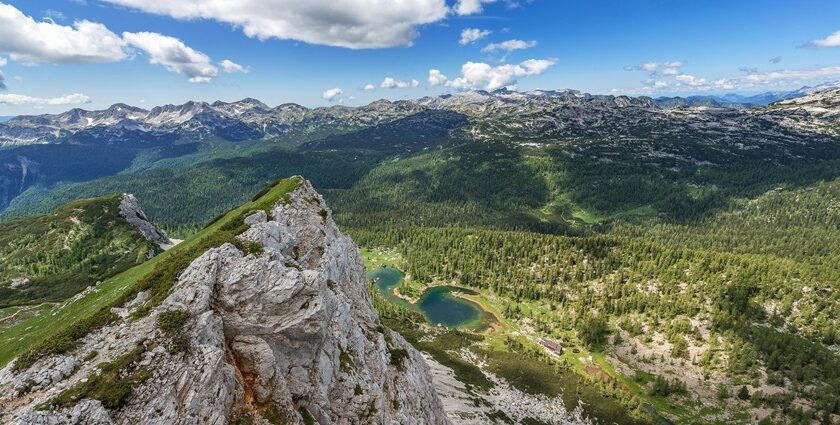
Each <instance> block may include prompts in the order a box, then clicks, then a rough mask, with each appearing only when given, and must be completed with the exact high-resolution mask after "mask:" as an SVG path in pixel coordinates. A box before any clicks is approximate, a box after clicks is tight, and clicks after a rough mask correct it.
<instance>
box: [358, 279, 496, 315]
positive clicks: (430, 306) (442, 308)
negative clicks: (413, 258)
mask: <svg viewBox="0 0 840 425" xmlns="http://www.w3.org/2000/svg"><path fill="white" fill-rule="evenodd" d="M404 277H405V275H404V274H403V273H402V272H401V271H400V270H397V269H395V268H392V267H380V268H378V269H376V270H374V271H371V272H368V278H371V279H373V280H374V281H375V282H376V287H377V288H378V289H379V292H380V293H381V294H382V296H383V297H384V298H385V299H386V300H388V302H390V303H393V304H397V305H400V306H403V307H406V308H409V309H412V310H415V311H419V312H420V313H422V314H423V316H425V317H426V319H427V320H428V321H429V322H430V323H432V324H435V325H443V326H446V327H448V328H459V327H470V328H482V327H486V326H487V324H489V323H490V322H491V321H492V320H493V317H492V315H491V314H490V313H488V312H486V311H484V310H483V309H482V308H481V307H480V306H479V305H478V304H476V303H473V302H470V301H468V300H465V299H463V298H459V297H457V296H455V295H453V293H458V292H461V293H466V294H471V295H476V294H477V293H476V292H474V291H471V290H469V289H464V288H458V287H455V286H436V287H433V288H429V289H428V290H426V292H424V293H423V295H422V296H421V297H420V299H419V300H418V301H417V304H411V303H409V302H408V301H406V300H404V299H402V298H400V297H398V296H396V295H395V294H394V288H396V287H397V286H399V284H400V283H402V281H403V278H404Z"/></svg>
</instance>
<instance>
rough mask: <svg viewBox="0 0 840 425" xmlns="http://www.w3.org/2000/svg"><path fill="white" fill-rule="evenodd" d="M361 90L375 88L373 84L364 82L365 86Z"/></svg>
mask: <svg viewBox="0 0 840 425" xmlns="http://www.w3.org/2000/svg"><path fill="white" fill-rule="evenodd" d="M363 90H364V91H371V90H376V86H374V85H373V84H370V83H368V84H365V87H364V89H363Z"/></svg>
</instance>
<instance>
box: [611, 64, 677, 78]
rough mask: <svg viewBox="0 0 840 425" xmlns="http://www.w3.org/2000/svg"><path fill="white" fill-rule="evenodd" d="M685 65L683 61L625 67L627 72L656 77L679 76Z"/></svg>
mask: <svg viewBox="0 0 840 425" xmlns="http://www.w3.org/2000/svg"><path fill="white" fill-rule="evenodd" d="M682 66H683V63H682V62H681V61H670V62H647V63H643V64H641V65H632V66H625V67H624V70H625V71H643V72H647V73H648V74H650V75H651V76H656V75H678V74H679V73H680V68H682Z"/></svg>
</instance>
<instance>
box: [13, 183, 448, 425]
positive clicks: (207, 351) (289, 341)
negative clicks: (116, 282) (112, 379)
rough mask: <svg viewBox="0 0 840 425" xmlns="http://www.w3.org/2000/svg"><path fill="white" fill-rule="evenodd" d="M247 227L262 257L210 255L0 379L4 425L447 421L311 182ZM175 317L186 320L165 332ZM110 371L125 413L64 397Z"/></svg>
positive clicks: (108, 404)
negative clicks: (68, 345) (165, 288)
mask: <svg viewBox="0 0 840 425" xmlns="http://www.w3.org/2000/svg"><path fill="white" fill-rule="evenodd" d="M246 223H247V224H248V225H249V226H250V227H249V229H248V230H247V231H246V232H245V233H243V234H241V235H240V236H239V239H240V240H241V241H243V243H244V244H247V245H248V246H254V247H258V248H255V249H253V250H250V249H249V251H253V252H251V253H244V252H242V251H241V250H240V249H238V248H236V246H234V245H233V244H230V243H226V244H224V245H222V246H219V247H217V248H214V249H211V250H209V251H207V252H205V253H204V254H203V255H201V256H199V257H198V258H196V259H195V260H194V261H193V262H192V263H191V264H190V266H189V267H188V268H187V269H186V270H185V271H184V272H183V273H182V274H181V275H180V277H179V278H178V280H177V282H176V284H175V286H174V287H173V289H172V292H171V293H170V295H169V296H168V297H167V298H166V299H165V301H164V302H163V303H162V304H160V305H159V306H158V307H156V308H155V309H154V310H153V311H152V313H151V314H150V315H148V316H146V317H142V318H140V319H137V320H134V321H124V322H120V323H117V324H114V325H109V326H106V327H104V328H102V329H100V330H98V331H96V332H94V333H91V334H89V335H87V336H86V337H85V338H84V339H83V340H82V341H81V344H80V347H79V348H78V349H76V350H74V351H73V352H72V353H70V354H69V355H56V356H51V357H47V358H44V359H42V360H39V361H38V362H36V363H35V364H34V365H33V366H32V367H30V368H28V369H27V370H24V371H22V372H20V373H15V372H14V371H13V369H12V367H11V366H7V367H6V368H5V369H3V370H2V371H0V397H2V398H0V422H3V423H17V424H24V423H26V424H30V423H42V424H58V423H72V424H104V423H117V424H135V423H155V424H158V423H167V424H168V423H183V424H192V423H211V424H221V423H227V422H230V421H233V420H235V419H236V418H241V417H244V416H250V417H251V418H252V419H253V420H254V421H255V423H292V424H296V423H313V422H312V421H315V422H316V423H319V424H389V425H390V424H417V425H433V424H446V423H448V420H447V419H446V415H445V413H444V412H443V408H442V405H441V402H440V400H439V399H438V397H437V395H436V394H435V390H434V388H433V384H432V380H431V377H430V374H429V370H428V367H427V366H426V364H425V362H424V361H423V359H422V357H421V356H420V355H419V354H418V353H417V352H416V351H415V350H414V349H413V348H412V347H411V346H410V345H409V344H408V343H407V342H405V341H404V340H403V339H402V337H400V336H399V335H398V334H396V333H394V332H392V331H390V330H389V329H386V328H384V327H383V326H382V325H381V324H380V322H379V319H378V316H377V313H376V312H375V310H374V309H373V306H372V302H371V299H370V295H369V293H368V283H367V280H366V277H365V274H364V267H363V264H362V261H361V257H360V255H359V252H358V249H357V248H356V246H355V245H354V244H353V242H352V241H351V240H350V238H349V237H347V236H345V235H344V234H342V233H341V232H340V231H339V230H338V229H337V227H336V225H335V223H334V222H333V220H332V216H331V213H330V211H329V210H328V209H327V207H326V205H325V203H324V201H323V199H322V198H321V196H320V195H318V194H317V193H316V192H315V191H314V190H313V189H312V186H311V185H310V184H309V183H308V182H303V183H302V184H301V185H300V186H299V187H298V188H297V189H295V190H294V191H293V192H292V193H291V194H290V195H289V196H288V198H287V199H284V200H281V201H280V202H278V203H277V204H275V205H274V206H273V207H271V208H270V210H269V213H268V214H266V212H265V211H258V212H255V213H253V214H251V215H249V216H248V217H247V219H246ZM146 297H147V295H144V294H143V293H141V295H140V296H138V298H142V299H141V300H140V301H138V302H134V303H130V304H129V305H127V306H125V309H126V310H130V309H132V308H133V307H134V306H141V305H142V304H143V300H145V298H146ZM173 312H174V313H173ZM121 313H127V312H121ZM174 316H180V317H182V318H183V320H182V322H179V323H178V326H176V328H177V329H176V330H175V331H174V332H171V329H170V332H169V333H167V332H164V330H162V329H161V327H163V326H164V325H163V323H165V322H166V318H169V317H174ZM170 322H171V321H170ZM90 353H94V354H93V356H94V358H93V359H92V360H86V358H87V357H89V356H91V354H90ZM126 359H128V360H126ZM105 362H108V364H110V365H113V364H121V365H122V366H121V367H120V369H119V373H117V374H116V376H119V377H120V378H119V385H122V384H125V383H133V384H134V385H133V390H131V391H130V392H129V395H128V396H126V397H125V398H123V399H118V398H117V400H118V401H121V402H120V403H115V402H114V400H115V397H108V396H104V397H99V398H100V399H101V400H102V402H101V403H100V401H95V400H90V399H88V398H85V399H82V400H73V399H72V397H67V395H68V393H67V392H65V393H62V390H66V389H68V388H71V391H70V393H72V389H78V388H80V387H79V385H85V384H80V383H82V382H85V381H83V380H85V379H92V381H88V382H87V383H86V384H87V385H88V386H89V387H92V386H93V387H95V386H96V385H98V382H99V381H97V379H100V380H101V378H99V376H98V375H96V374H95V372H96V370H97V369H101V370H103V372H102V375H103V376H104V375H107V370H108V366H107V365H105V366H103V363H105ZM97 365H100V366H97ZM91 383H93V384H91ZM115 386H116V385H115ZM101 387H103V386H101ZM104 387H106V388H107V387H108V386H104ZM96 388H99V387H96ZM97 391H99V390H97ZM103 391H106V392H107V390H103ZM86 394H87V393H86ZM108 394H110V393H109V392H108ZM68 399H69V400H71V401H72V402H71V403H67V402H66V401H67V400H68ZM42 403H46V404H42ZM38 405H41V406H42V407H43V406H52V407H51V408H50V409H47V410H43V409H41V410H39V409H36V406H38Z"/></svg>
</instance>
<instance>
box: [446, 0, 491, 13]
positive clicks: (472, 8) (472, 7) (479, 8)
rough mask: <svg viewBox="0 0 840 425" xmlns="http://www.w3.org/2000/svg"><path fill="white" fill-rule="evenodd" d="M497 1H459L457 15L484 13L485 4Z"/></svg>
mask: <svg viewBox="0 0 840 425" xmlns="http://www.w3.org/2000/svg"><path fill="white" fill-rule="evenodd" d="M495 2H496V0H458V3H456V4H455V8H454V10H455V13H457V14H458V15H473V14H476V13H481V12H483V11H484V4H486V3H495Z"/></svg>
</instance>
